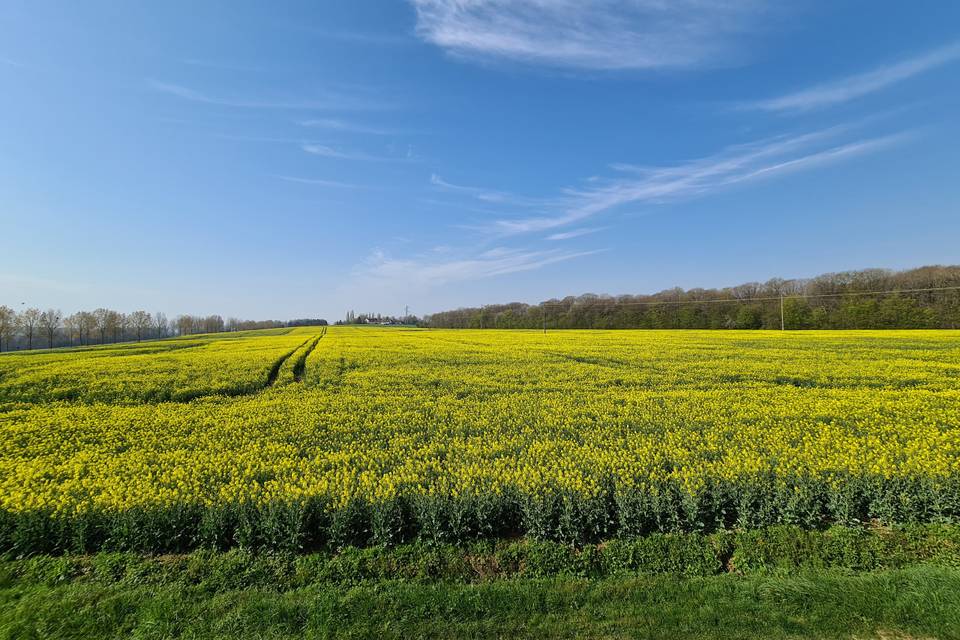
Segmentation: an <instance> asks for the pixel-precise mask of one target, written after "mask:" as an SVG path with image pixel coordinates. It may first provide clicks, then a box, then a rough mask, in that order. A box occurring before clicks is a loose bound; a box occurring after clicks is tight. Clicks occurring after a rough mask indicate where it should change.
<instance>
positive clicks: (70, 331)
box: [63, 313, 80, 347]
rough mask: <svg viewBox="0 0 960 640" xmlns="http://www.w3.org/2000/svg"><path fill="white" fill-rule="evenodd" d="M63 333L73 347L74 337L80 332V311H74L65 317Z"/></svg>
mask: <svg viewBox="0 0 960 640" xmlns="http://www.w3.org/2000/svg"><path fill="white" fill-rule="evenodd" d="M63 333H64V335H65V336H66V338H67V344H68V345H69V346H71V347H72V346H73V342H74V339H75V338H76V337H77V336H78V335H79V333H80V314H79V313H74V314H72V315H69V316H67V317H66V318H64V319H63Z"/></svg>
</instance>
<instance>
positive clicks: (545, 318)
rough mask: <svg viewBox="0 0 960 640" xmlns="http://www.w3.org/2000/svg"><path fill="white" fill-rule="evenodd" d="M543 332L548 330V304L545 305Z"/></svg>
mask: <svg viewBox="0 0 960 640" xmlns="http://www.w3.org/2000/svg"><path fill="white" fill-rule="evenodd" d="M543 332H544V333H546V332H547V306H546V305H544V306H543Z"/></svg>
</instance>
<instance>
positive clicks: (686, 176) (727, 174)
mask: <svg viewBox="0 0 960 640" xmlns="http://www.w3.org/2000/svg"><path fill="white" fill-rule="evenodd" d="M844 130H845V129H844V128H843V127H834V128H831V129H825V130H821V131H815V132H811V133H805V134H801V135H795V136H790V137H785V136H780V137H777V138H773V139H767V140H762V141H758V142H754V143H751V144H745V145H737V146H733V147H729V148H727V149H726V150H724V151H722V152H720V153H718V154H716V155H712V156H708V157H705V158H700V159H697V160H692V161H690V162H687V163H684V164H680V165H676V166H663V167H643V166H635V165H625V164H617V165H613V168H614V169H615V170H616V171H618V172H619V174H620V175H618V176H616V177H612V178H595V179H593V180H592V181H590V184H589V185H588V186H587V187H582V188H570V189H565V190H564V192H563V193H564V205H563V206H562V207H560V208H558V209H556V210H555V211H553V212H551V213H550V214H549V215H545V216H537V217H527V218H519V219H509V218H503V219H499V220H495V221H494V222H493V223H492V224H491V225H489V228H490V229H491V230H493V231H495V232H497V233H500V234H505V235H510V234H519V233H530V232H541V231H548V230H551V229H555V228H557V227H563V226H566V225H570V224H574V223H576V222H580V221H582V220H584V219H587V218H590V217H592V216H595V215H597V214H600V213H602V212H606V211H609V210H611V209H614V208H616V207H619V206H622V205H628V204H634V205H636V204H641V205H659V204H664V203H667V202H673V201H677V200H682V199H689V198H694V197H698V196H703V195H705V194H707V193H711V192H715V191H718V190H720V189H723V188H727V187H730V186H732V185H735V184H741V183H744V182H749V181H753V180H759V179H762V178H768V177H773V176H777V175H782V174H785V173H788V172H795V171H801V170H805V169H811V168H814V167H817V166H821V165H824V164H826V163H829V162H835V161H839V160H842V159H844V158H849V157H853V156H857V155H864V154H868V153H872V152H875V151H879V150H881V149H884V148H887V147H890V146H892V145H895V144H898V143H900V142H903V141H904V140H906V139H907V138H909V137H910V135H911V134H910V133H899V134H893V135H886V136H880V137H874V138H866V139H860V140H854V141H850V142H845V143H833V144H831V145H827V144H826V142H827V140H828V139H829V138H831V137H833V136H835V135H837V134H838V133H839V132H841V131H844ZM571 233H572V232H571Z"/></svg>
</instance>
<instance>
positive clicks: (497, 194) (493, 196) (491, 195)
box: [430, 173, 557, 208]
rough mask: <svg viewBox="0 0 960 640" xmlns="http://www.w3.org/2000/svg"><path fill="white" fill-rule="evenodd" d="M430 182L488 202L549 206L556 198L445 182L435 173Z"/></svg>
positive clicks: (514, 205)
mask: <svg viewBox="0 0 960 640" xmlns="http://www.w3.org/2000/svg"><path fill="white" fill-rule="evenodd" d="M430 184H431V185H433V186H434V187H437V188H439V189H441V190H443V191H447V192H452V193H459V194H463V195H467V196H469V197H471V198H474V199H476V200H480V201H481V202H486V203H489V204H497V205H509V206H512V207H534V208H542V207H549V206H552V205H556V204H557V201H556V200H548V199H545V198H531V197H527V196H520V195H517V194H515V193H509V192H507V191H494V190H492V189H484V188H481V187H472V186H465V185H460V184H453V183H452V182H447V181H446V180H444V179H443V178H441V177H440V176H439V175H437V174H436V173H434V174H432V175H431V176H430Z"/></svg>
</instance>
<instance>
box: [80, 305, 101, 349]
mask: <svg viewBox="0 0 960 640" xmlns="http://www.w3.org/2000/svg"><path fill="white" fill-rule="evenodd" d="M96 326H97V319H96V318H95V317H94V315H93V314H92V313H90V312H89V311H81V312H79V313H78V314H77V333H78V334H79V337H80V344H86V343H84V341H83V337H84V336H86V337H87V342H90V334H91V333H93V329H94V327H96Z"/></svg>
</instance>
